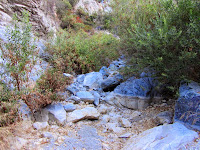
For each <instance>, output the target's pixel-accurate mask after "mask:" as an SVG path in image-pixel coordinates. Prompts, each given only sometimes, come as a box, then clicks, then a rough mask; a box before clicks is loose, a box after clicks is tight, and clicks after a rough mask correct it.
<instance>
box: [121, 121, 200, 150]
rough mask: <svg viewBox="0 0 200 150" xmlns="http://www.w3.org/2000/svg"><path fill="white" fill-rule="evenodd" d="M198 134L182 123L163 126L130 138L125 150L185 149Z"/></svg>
mask: <svg viewBox="0 0 200 150" xmlns="http://www.w3.org/2000/svg"><path fill="white" fill-rule="evenodd" d="M196 138H198V133H197V132H195V131H192V130H189V129H187V128H186V127H185V126H184V125H182V124H180V123H174V124H170V125H163V126H158V127H154V128H152V129H149V130H146V131H144V132H142V133H141V134H139V135H137V136H133V137H132V138H130V139H129V140H128V141H127V143H126V144H125V146H124V147H123V150H133V149H134V150H158V149H162V150H175V149H181V148H184V147H185V146H186V145H187V144H189V143H191V142H192V141H193V140H194V139H196Z"/></svg>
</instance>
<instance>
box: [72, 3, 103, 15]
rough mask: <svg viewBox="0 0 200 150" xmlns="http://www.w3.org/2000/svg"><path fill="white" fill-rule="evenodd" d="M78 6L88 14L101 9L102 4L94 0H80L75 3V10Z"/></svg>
mask: <svg viewBox="0 0 200 150" xmlns="http://www.w3.org/2000/svg"><path fill="white" fill-rule="evenodd" d="M78 8H82V9H83V10H84V11H86V12H87V13H89V15H92V14H93V13H97V12H98V11H102V10H103V6H102V5H101V4H100V3H98V2H96V1H95V0H80V1H79V2H78V3H77V4H76V5H75V10H77V9H78Z"/></svg>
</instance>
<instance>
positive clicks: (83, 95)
mask: <svg viewBox="0 0 200 150" xmlns="http://www.w3.org/2000/svg"><path fill="white" fill-rule="evenodd" d="M76 96H77V97H79V98H80V99H81V100H82V101H84V102H89V103H93V102H94V96H93V95H92V94H91V93H90V92H87V91H80V92H77V93H76Z"/></svg>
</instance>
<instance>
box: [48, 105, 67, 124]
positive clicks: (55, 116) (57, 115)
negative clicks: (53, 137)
mask: <svg viewBox="0 0 200 150" xmlns="http://www.w3.org/2000/svg"><path fill="white" fill-rule="evenodd" d="M45 109H47V110H48V112H49V122H54V121H55V122H57V123H58V124H61V125H63V124H64V123H65V121H66V115H67V113H66V111H65V109H64V107H63V106H62V104H60V103H58V104H51V105H48V106H47V107H46V108H45Z"/></svg>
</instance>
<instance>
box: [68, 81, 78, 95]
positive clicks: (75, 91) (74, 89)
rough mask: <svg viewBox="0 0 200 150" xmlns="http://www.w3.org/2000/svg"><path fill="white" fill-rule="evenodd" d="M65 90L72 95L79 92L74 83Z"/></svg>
mask: <svg viewBox="0 0 200 150" xmlns="http://www.w3.org/2000/svg"><path fill="white" fill-rule="evenodd" d="M66 90H67V91H69V92H70V93H71V94H73V95H76V93H77V92H78V91H79V89H78V87H77V86H76V85H75V84H74V83H72V84H71V85H69V86H68V87H67V88H66Z"/></svg>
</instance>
